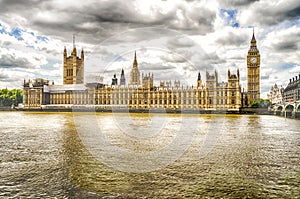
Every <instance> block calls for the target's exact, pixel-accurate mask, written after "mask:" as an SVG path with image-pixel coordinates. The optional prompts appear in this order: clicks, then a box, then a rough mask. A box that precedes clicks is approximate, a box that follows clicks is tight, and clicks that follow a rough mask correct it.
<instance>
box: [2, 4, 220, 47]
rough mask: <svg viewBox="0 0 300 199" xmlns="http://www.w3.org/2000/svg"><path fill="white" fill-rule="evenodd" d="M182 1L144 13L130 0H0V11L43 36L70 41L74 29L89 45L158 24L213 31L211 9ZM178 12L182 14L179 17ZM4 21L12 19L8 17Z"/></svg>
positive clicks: (201, 31) (195, 32) (213, 14)
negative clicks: (79, 0)
mask: <svg viewBox="0 0 300 199" xmlns="http://www.w3.org/2000/svg"><path fill="white" fill-rule="evenodd" d="M185 4H187V3H185ZM185 4H184V3H178V5H174V8H173V9H170V10H169V11H168V12H165V13H162V12H161V10H160V9H158V8H157V7H155V8H151V9H152V10H151V11H152V13H151V15H148V14H147V15H146V14H143V13H141V11H140V10H137V9H136V6H135V2H134V1H121V0H113V1H97V2H92V3H90V2H86V3H85V4H83V3H82V6H80V5H79V6H77V4H76V1H75V2H74V3H72V4H70V3H68V2H66V3H65V4H63V3H59V4H58V3H54V2H53V1H50V0H49V1H34V0H29V1H15V0H13V1H11V0H3V1H2V2H1V8H2V9H1V8H0V10H1V11H2V14H5V15H6V16H10V14H14V15H16V14H17V15H19V16H21V17H22V18H25V19H26V20H27V22H26V23H25V24H23V25H24V26H26V25H28V26H30V28H34V29H36V30H37V31H39V32H40V33H41V34H43V35H49V36H52V37H54V38H58V39H61V40H63V41H70V40H66V39H68V38H70V37H71V35H72V33H74V32H75V33H77V34H78V40H80V41H82V42H86V43H93V44H94V43H95V42H101V41H103V40H104V39H106V38H108V37H110V36H112V35H114V34H118V33H120V32H123V31H126V30H129V29H131V28H141V27H149V26H151V27H153V26H155V27H156V26H160V27H164V28H170V29H173V30H178V31H181V32H184V33H188V34H205V33H207V32H210V31H212V30H213V25H212V24H213V22H214V20H215V17H216V13H215V12H214V11H211V10H209V9H207V8H203V7H201V8H200V7H198V6H197V4H195V7H193V8H192V9H191V7H188V6H186V5H185ZM68 5H69V6H68ZM200 9H201V12H199V10H200ZM33 13H34V15H33ZM178 13H180V14H181V16H182V17H180V18H179V17H178ZM4 20H5V21H6V22H7V23H9V22H12V21H10V20H11V18H10V17H7V18H5V19H4ZM137 36H145V35H137ZM148 36H149V35H148Z"/></svg>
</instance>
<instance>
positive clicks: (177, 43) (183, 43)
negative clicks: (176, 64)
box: [167, 37, 195, 49]
mask: <svg viewBox="0 0 300 199" xmlns="http://www.w3.org/2000/svg"><path fill="white" fill-rule="evenodd" d="M193 46H195V42H194V41H192V40H191V39H189V38H187V37H175V38H171V39H168V41H167V47H168V48H170V49H174V48H189V47H193Z"/></svg>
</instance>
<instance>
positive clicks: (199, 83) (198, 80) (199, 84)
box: [197, 72, 202, 87]
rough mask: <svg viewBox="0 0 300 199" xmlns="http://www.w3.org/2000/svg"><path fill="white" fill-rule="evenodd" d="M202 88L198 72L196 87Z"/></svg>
mask: <svg viewBox="0 0 300 199" xmlns="http://www.w3.org/2000/svg"><path fill="white" fill-rule="evenodd" d="M201 86H202V80H201V74H200V72H199V73H198V79H197V87H201Z"/></svg>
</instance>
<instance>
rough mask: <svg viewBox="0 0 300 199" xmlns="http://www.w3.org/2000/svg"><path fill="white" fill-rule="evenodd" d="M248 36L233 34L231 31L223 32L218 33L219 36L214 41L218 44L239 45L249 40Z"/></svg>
mask: <svg viewBox="0 0 300 199" xmlns="http://www.w3.org/2000/svg"><path fill="white" fill-rule="evenodd" d="M248 37H249V36H248V35H246V34H241V33H239V34H235V33H233V32H225V33H224V34H222V35H219V38H216V43H217V44H220V45H221V46H223V45H228V46H241V45H242V44H245V42H247V41H248V40H249V38H248ZM221 46H220V47H221Z"/></svg>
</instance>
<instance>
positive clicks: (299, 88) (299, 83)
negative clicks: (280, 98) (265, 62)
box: [283, 74, 300, 102]
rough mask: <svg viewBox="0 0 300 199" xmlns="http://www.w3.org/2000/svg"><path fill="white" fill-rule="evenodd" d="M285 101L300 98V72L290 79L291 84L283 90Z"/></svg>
mask: <svg viewBox="0 0 300 199" xmlns="http://www.w3.org/2000/svg"><path fill="white" fill-rule="evenodd" d="M283 95H284V101H285V102H294V101H297V100H300V74H299V75H298V76H295V77H293V78H291V79H290V82H289V84H288V85H287V87H286V88H285V89H284V91H283Z"/></svg>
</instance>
